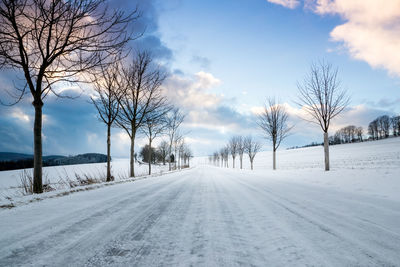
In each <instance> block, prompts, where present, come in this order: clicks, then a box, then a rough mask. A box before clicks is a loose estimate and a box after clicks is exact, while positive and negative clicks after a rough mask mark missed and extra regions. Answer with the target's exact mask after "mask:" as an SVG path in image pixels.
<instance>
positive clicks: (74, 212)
mask: <svg viewBox="0 0 400 267" xmlns="http://www.w3.org/2000/svg"><path fill="white" fill-rule="evenodd" d="M19 265H24V266H26V265H35V266H39V265H40V266H41V265H49V266H86V265H88V266H103V265H113V266H114V265H116V266H171V265H172V266H190V265H194V266H237V265H244V266H289V265H296V266H299V265H300V266H302V265H313V266H354V265H357V266H399V265H400V203H399V202H397V201H396V200H389V199H383V198H378V197H374V196H372V195H362V194H357V193H350V192H343V191H339V190H335V189H333V188H329V187H321V186H316V185H312V184H309V185H307V184H296V183H292V182H290V181H279V180H278V179H269V177H268V175H267V174H266V175H263V176H261V175H260V174H253V173H252V172H251V171H239V170H226V169H220V168H216V167H209V166H199V167H196V168H194V169H192V170H186V171H182V172H179V173H174V174H169V175H165V176H162V177H156V178H150V179H145V180H140V181H136V182H132V183H125V184H119V185H114V186H110V187H105V188H101V189H97V190H92V191H88V192H81V193H75V194H71V195H68V196H64V197H60V198H55V199H46V200H43V201H40V202H36V203H31V204H29V205H25V206H20V207H16V208H14V209H10V210H0V266H19Z"/></svg>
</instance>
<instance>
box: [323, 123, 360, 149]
mask: <svg viewBox="0 0 400 267" xmlns="http://www.w3.org/2000/svg"><path fill="white" fill-rule="evenodd" d="M363 133H364V130H363V128H362V127H357V126H354V125H349V126H346V127H343V128H341V129H340V130H338V131H336V133H335V134H334V135H333V136H330V137H329V143H330V144H331V145H336V144H345V143H354V142H362V141H363Z"/></svg>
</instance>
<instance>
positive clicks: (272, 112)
mask: <svg viewBox="0 0 400 267" xmlns="http://www.w3.org/2000/svg"><path fill="white" fill-rule="evenodd" d="M287 120H288V113H287V112H286V109H285V107H284V106H283V105H280V104H279V103H277V102H276V101H275V100H274V99H272V98H270V99H268V101H267V103H265V106H264V109H263V112H262V113H261V114H260V115H258V125H259V126H260V128H261V129H262V131H263V132H264V135H265V137H266V138H267V139H268V140H270V141H271V142H272V159H273V160H272V168H273V169H274V170H276V150H277V149H278V147H279V146H280V144H281V142H282V141H283V140H284V139H285V138H286V137H287V136H288V134H289V131H290V130H291V129H292V127H289V126H288V124H287Z"/></svg>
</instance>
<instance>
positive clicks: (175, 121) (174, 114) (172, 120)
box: [167, 108, 185, 170]
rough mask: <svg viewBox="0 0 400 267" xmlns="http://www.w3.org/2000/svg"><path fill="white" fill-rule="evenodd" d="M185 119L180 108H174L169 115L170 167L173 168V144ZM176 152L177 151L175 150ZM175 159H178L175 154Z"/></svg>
mask: <svg viewBox="0 0 400 267" xmlns="http://www.w3.org/2000/svg"><path fill="white" fill-rule="evenodd" d="M184 119H185V115H184V114H183V113H182V111H181V110H180V109H179V108H173V109H172V110H171V111H170V112H169V113H168V115H167V125H168V127H167V135H168V138H169V150H168V154H169V155H168V157H169V158H170V159H169V160H168V168H169V170H171V154H172V146H173V145H174V143H176V139H177V135H178V129H179V127H180V125H181V124H182V122H183V120H184ZM175 152H176V151H175ZM174 160H175V161H176V155H175V156H174Z"/></svg>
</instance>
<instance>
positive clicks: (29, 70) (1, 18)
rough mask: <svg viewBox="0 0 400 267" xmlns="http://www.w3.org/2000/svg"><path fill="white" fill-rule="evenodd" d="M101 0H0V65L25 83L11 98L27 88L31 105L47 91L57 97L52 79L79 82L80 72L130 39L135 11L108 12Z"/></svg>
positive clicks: (101, 60) (19, 98)
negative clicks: (21, 74)
mask: <svg viewBox="0 0 400 267" xmlns="http://www.w3.org/2000/svg"><path fill="white" fill-rule="evenodd" d="M104 2H105V1H101V0H100V1H93V0H71V1H63V0H2V1H1V2H0V66H1V67H4V68H12V69H16V70H21V71H22V72H23V76H24V80H26V84H25V86H24V87H23V88H17V89H18V92H17V93H13V94H12V96H14V97H15V98H16V100H17V101H16V102H18V101H19V100H21V98H22V97H23V95H24V94H25V93H26V89H27V88H28V90H30V92H31V94H32V96H33V98H34V104H36V105H39V106H40V105H43V103H42V100H43V98H45V97H46V96H47V95H48V94H49V93H50V92H52V93H54V94H56V95H57V96H61V95H60V94H59V93H58V92H57V91H56V90H54V88H53V87H52V85H53V84H54V83H56V82H77V81H82V75H81V74H82V73H85V72H87V71H89V70H94V69H95V68H96V67H98V66H99V65H103V64H107V59H108V58H109V56H110V55H116V54H119V53H120V52H121V50H122V48H123V47H124V45H125V44H126V43H127V42H128V41H129V40H131V39H132V35H131V34H130V33H128V32H127V27H128V24H129V22H131V21H132V20H135V19H136V18H137V16H138V12H137V10H135V11H134V12H133V13H131V14H128V15H124V13H123V12H117V11H114V12H110V10H109V9H108V8H107V7H106V6H105V5H104Z"/></svg>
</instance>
